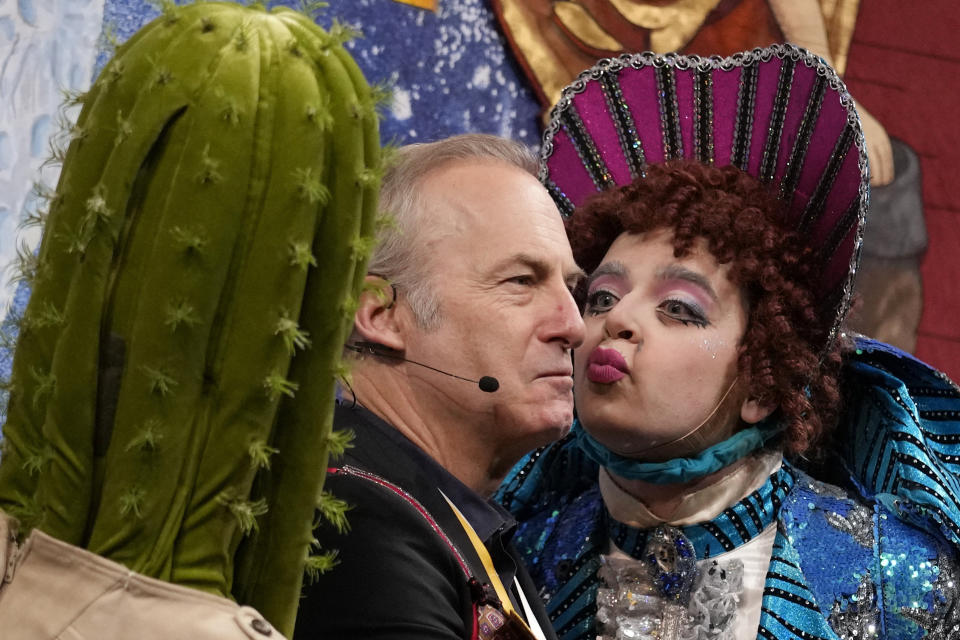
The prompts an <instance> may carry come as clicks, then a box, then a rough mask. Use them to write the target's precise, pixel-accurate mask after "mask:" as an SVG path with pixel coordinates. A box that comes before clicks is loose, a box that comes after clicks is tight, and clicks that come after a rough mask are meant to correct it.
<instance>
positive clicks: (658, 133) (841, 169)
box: [539, 44, 870, 342]
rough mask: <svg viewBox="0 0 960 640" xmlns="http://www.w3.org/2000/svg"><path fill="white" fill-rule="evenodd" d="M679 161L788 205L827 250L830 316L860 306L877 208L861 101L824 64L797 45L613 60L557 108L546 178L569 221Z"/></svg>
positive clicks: (825, 298) (543, 161) (546, 143)
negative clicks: (721, 170) (854, 299)
mask: <svg viewBox="0 0 960 640" xmlns="http://www.w3.org/2000/svg"><path fill="white" fill-rule="evenodd" d="M675 158H691V159H696V160H699V161H701V162H704V163H708V164H715V165H718V166H722V165H728V164H730V165H735V166H737V167H739V168H741V169H743V170H744V171H746V172H748V173H750V174H751V175H753V176H754V177H756V178H758V179H759V180H760V181H761V182H762V183H764V184H766V185H768V186H769V188H770V189H771V190H772V191H773V192H774V193H775V194H776V195H777V196H778V197H779V199H780V202H781V203H782V204H783V215H784V216H785V220H786V223H787V225H788V226H790V227H792V228H794V229H796V230H797V231H798V232H800V233H801V235H802V236H803V237H804V238H805V239H806V241H807V243H808V244H809V245H810V246H811V247H813V248H814V249H815V250H816V255H817V260H818V261H819V263H820V264H819V268H820V274H821V276H820V284H821V288H820V290H819V291H818V292H817V293H818V295H819V296H820V300H821V304H822V305H823V307H824V308H827V309H833V310H835V311H836V313H837V316H836V320H835V322H834V325H833V330H832V331H831V335H830V342H832V339H833V337H834V335H835V333H836V332H837V330H838V327H839V324H840V323H841V322H842V320H843V317H844V316H845V315H846V312H847V310H848V308H849V304H850V297H851V291H852V287H853V276H854V273H855V271H856V267H857V264H858V262H859V254H860V244H861V239H862V235H863V222H864V216H865V214H866V210H867V205H868V202H869V193H870V189H869V169H868V165H867V153H866V145H865V144H864V140H863V132H862V130H861V128H860V119H859V117H858V116H857V112H856V109H855V108H854V104H853V98H851V97H850V95H849V94H848V93H847V90H846V87H845V86H844V84H843V81H842V80H840V78H839V77H838V76H837V74H836V72H835V71H834V70H833V69H832V68H831V67H830V66H829V65H827V64H826V63H825V62H824V61H823V60H822V59H820V58H819V57H817V56H815V55H813V54H811V53H809V52H807V51H806V50H804V49H801V48H800V47H796V46H794V45H789V44H778V45H772V46H770V47H767V48H764V49H754V50H753V51H750V52H746V53H738V54H735V55H733V56H730V57H727V58H720V57H711V58H700V57H698V56H684V55H678V54H667V55H657V54H653V53H640V54H625V55H623V56H620V57H618V58H611V59H606V60H601V61H600V62H598V63H597V64H596V65H594V66H593V67H592V68H590V69H588V70H586V71H584V72H583V73H581V74H580V75H579V77H578V78H577V79H576V80H575V81H574V82H573V83H571V84H570V85H568V86H567V87H566V88H565V89H564V90H563V93H562V95H561V97H560V100H559V102H557V104H556V106H554V108H553V110H552V111H551V115H550V122H549V124H548V126H547V129H546V132H545V133H544V140H543V146H542V148H541V153H540V175H539V177H540V181H541V182H542V183H543V184H544V185H545V186H546V187H547V189H548V190H549V191H550V194H551V195H552V196H553V199H554V201H555V202H556V203H557V206H558V207H559V208H560V211H561V213H563V214H564V216H570V215H572V214H573V212H574V209H575V208H576V207H578V206H579V205H580V204H582V203H583V201H584V200H585V199H586V198H587V197H588V196H589V195H590V194H592V193H595V192H597V191H602V190H605V189H609V188H611V187H616V186H619V185H624V184H628V183H630V182H632V181H633V180H634V179H636V178H637V177H639V176H642V175H643V174H644V167H645V166H646V165H648V164H656V163H660V162H664V161H666V160H670V159H675Z"/></svg>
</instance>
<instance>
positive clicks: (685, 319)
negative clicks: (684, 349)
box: [657, 300, 710, 328]
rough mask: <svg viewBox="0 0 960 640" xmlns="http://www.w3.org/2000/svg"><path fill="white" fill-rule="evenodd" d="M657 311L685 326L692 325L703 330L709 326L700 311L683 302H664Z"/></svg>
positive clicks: (693, 305)
mask: <svg viewBox="0 0 960 640" xmlns="http://www.w3.org/2000/svg"><path fill="white" fill-rule="evenodd" d="M657 311H659V312H660V313H661V314H663V315H665V316H667V317H668V318H670V319H672V320H676V321H677V322H681V323H683V324H684V325H685V326H687V325H691V324H692V325H694V326H696V327H700V328H703V327H705V326H707V325H708V324H710V323H709V322H708V321H707V316H706V314H705V313H704V312H703V310H702V309H700V308H699V307H698V306H697V305H695V304H691V303H689V302H684V301H683V300H664V301H663V302H661V303H660V306H659V307H658V308H657Z"/></svg>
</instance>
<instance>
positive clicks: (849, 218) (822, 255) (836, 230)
mask: <svg viewBox="0 0 960 640" xmlns="http://www.w3.org/2000/svg"><path fill="white" fill-rule="evenodd" d="M859 219H860V198H855V199H854V201H853V202H851V203H850V206H849V207H847V210H846V211H845V212H844V214H843V216H841V218H840V219H839V220H838V221H837V224H836V226H834V227H833V230H832V231H831V232H830V237H829V238H828V239H827V241H826V242H824V243H823V246H822V247H820V250H819V251H818V252H817V256H818V258H819V261H820V263H821V264H823V265H826V262H827V261H828V260H829V259H830V257H831V256H832V255H833V254H834V252H835V251H836V250H837V247H839V246H840V243H841V242H843V240H844V238H846V237H847V234H848V233H850V230H851V229H853V225H855V224H856V223H857V221H858V220H859Z"/></svg>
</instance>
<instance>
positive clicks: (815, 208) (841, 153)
mask: <svg viewBox="0 0 960 640" xmlns="http://www.w3.org/2000/svg"><path fill="white" fill-rule="evenodd" d="M853 137H854V130H853V127H851V126H850V125H849V124H847V126H845V127H844V128H843V133H842V134H840V137H839V138H838V139H837V142H836V144H834V146H833V152H832V153H831V154H830V160H829V161H827V166H826V168H825V169H824V171H823V174H822V175H821V176H820V181H819V182H818V183H817V188H816V189H815V190H814V192H813V195H812V196H810V200H809V201H808V202H807V207H806V209H804V211H803V217H802V218H801V219H800V224H799V225H798V230H799V231H800V232H801V233H802V232H805V231H807V229H808V227H809V226H810V224H811V223H812V222H813V221H814V220H816V219H818V218H819V217H820V214H821V213H822V211H823V207H824V204H825V203H826V200H827V196H828V195H830V191H831V189H833V183H834V181H836V179H837V174H838V173H840V165H842V164H843V161H844V159H845V158H846V157H847V153H849V151H850V147H851V146H853Z"/></svg>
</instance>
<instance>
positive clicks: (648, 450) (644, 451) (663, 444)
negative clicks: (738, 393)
mask: <svg viewBox="0 0 960 640" xmlns="http://www.w3.org/2000/svg"><path fill="white" fill-rule="evenodd" d="M739 379H740V376H734V378H733V382H731V383H730V386H729V387H727V390H726V391H724V393H723V396H722V397H721V398H720V400H719V401H718V402H717V406H715V407H714V408H713V411H711V412H710V415H708V416H707V417H706V418H704V419H703V422H701V423H700V424H698V425H697V426H695V427H694V428H693V429H690V431H688V432H686V433H685V434H683V435H682V436H679V437H677V438H674V439H673V440H670V441H668V442H661V443H660V444H655V445H653V446H651V447H648V448H646V449H642V450H640V451H631V452H630V455H631V456H634V457H636V456H641V455H649V454H651V453H655V452H656V451H659V450H660V449H664V448H666V447H670V446H673V445H676V444H680V443H681V442H683V441H684V440H686V439H687V438H689V437H690V436H692V435H694V434H695V433H697V432H698V431H700V429H702V428H703V427H704V426H705V425H706V424H707V423H708V422H710V421H711V420H713V417H714V416H715V415H717V412H718V411H720V407H722V406H723V403H724V401H725V400H726V399H727V396H729V395H730V392H731V391H733V388H734V387H735V386H737V380H739Z"/></svg>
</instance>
